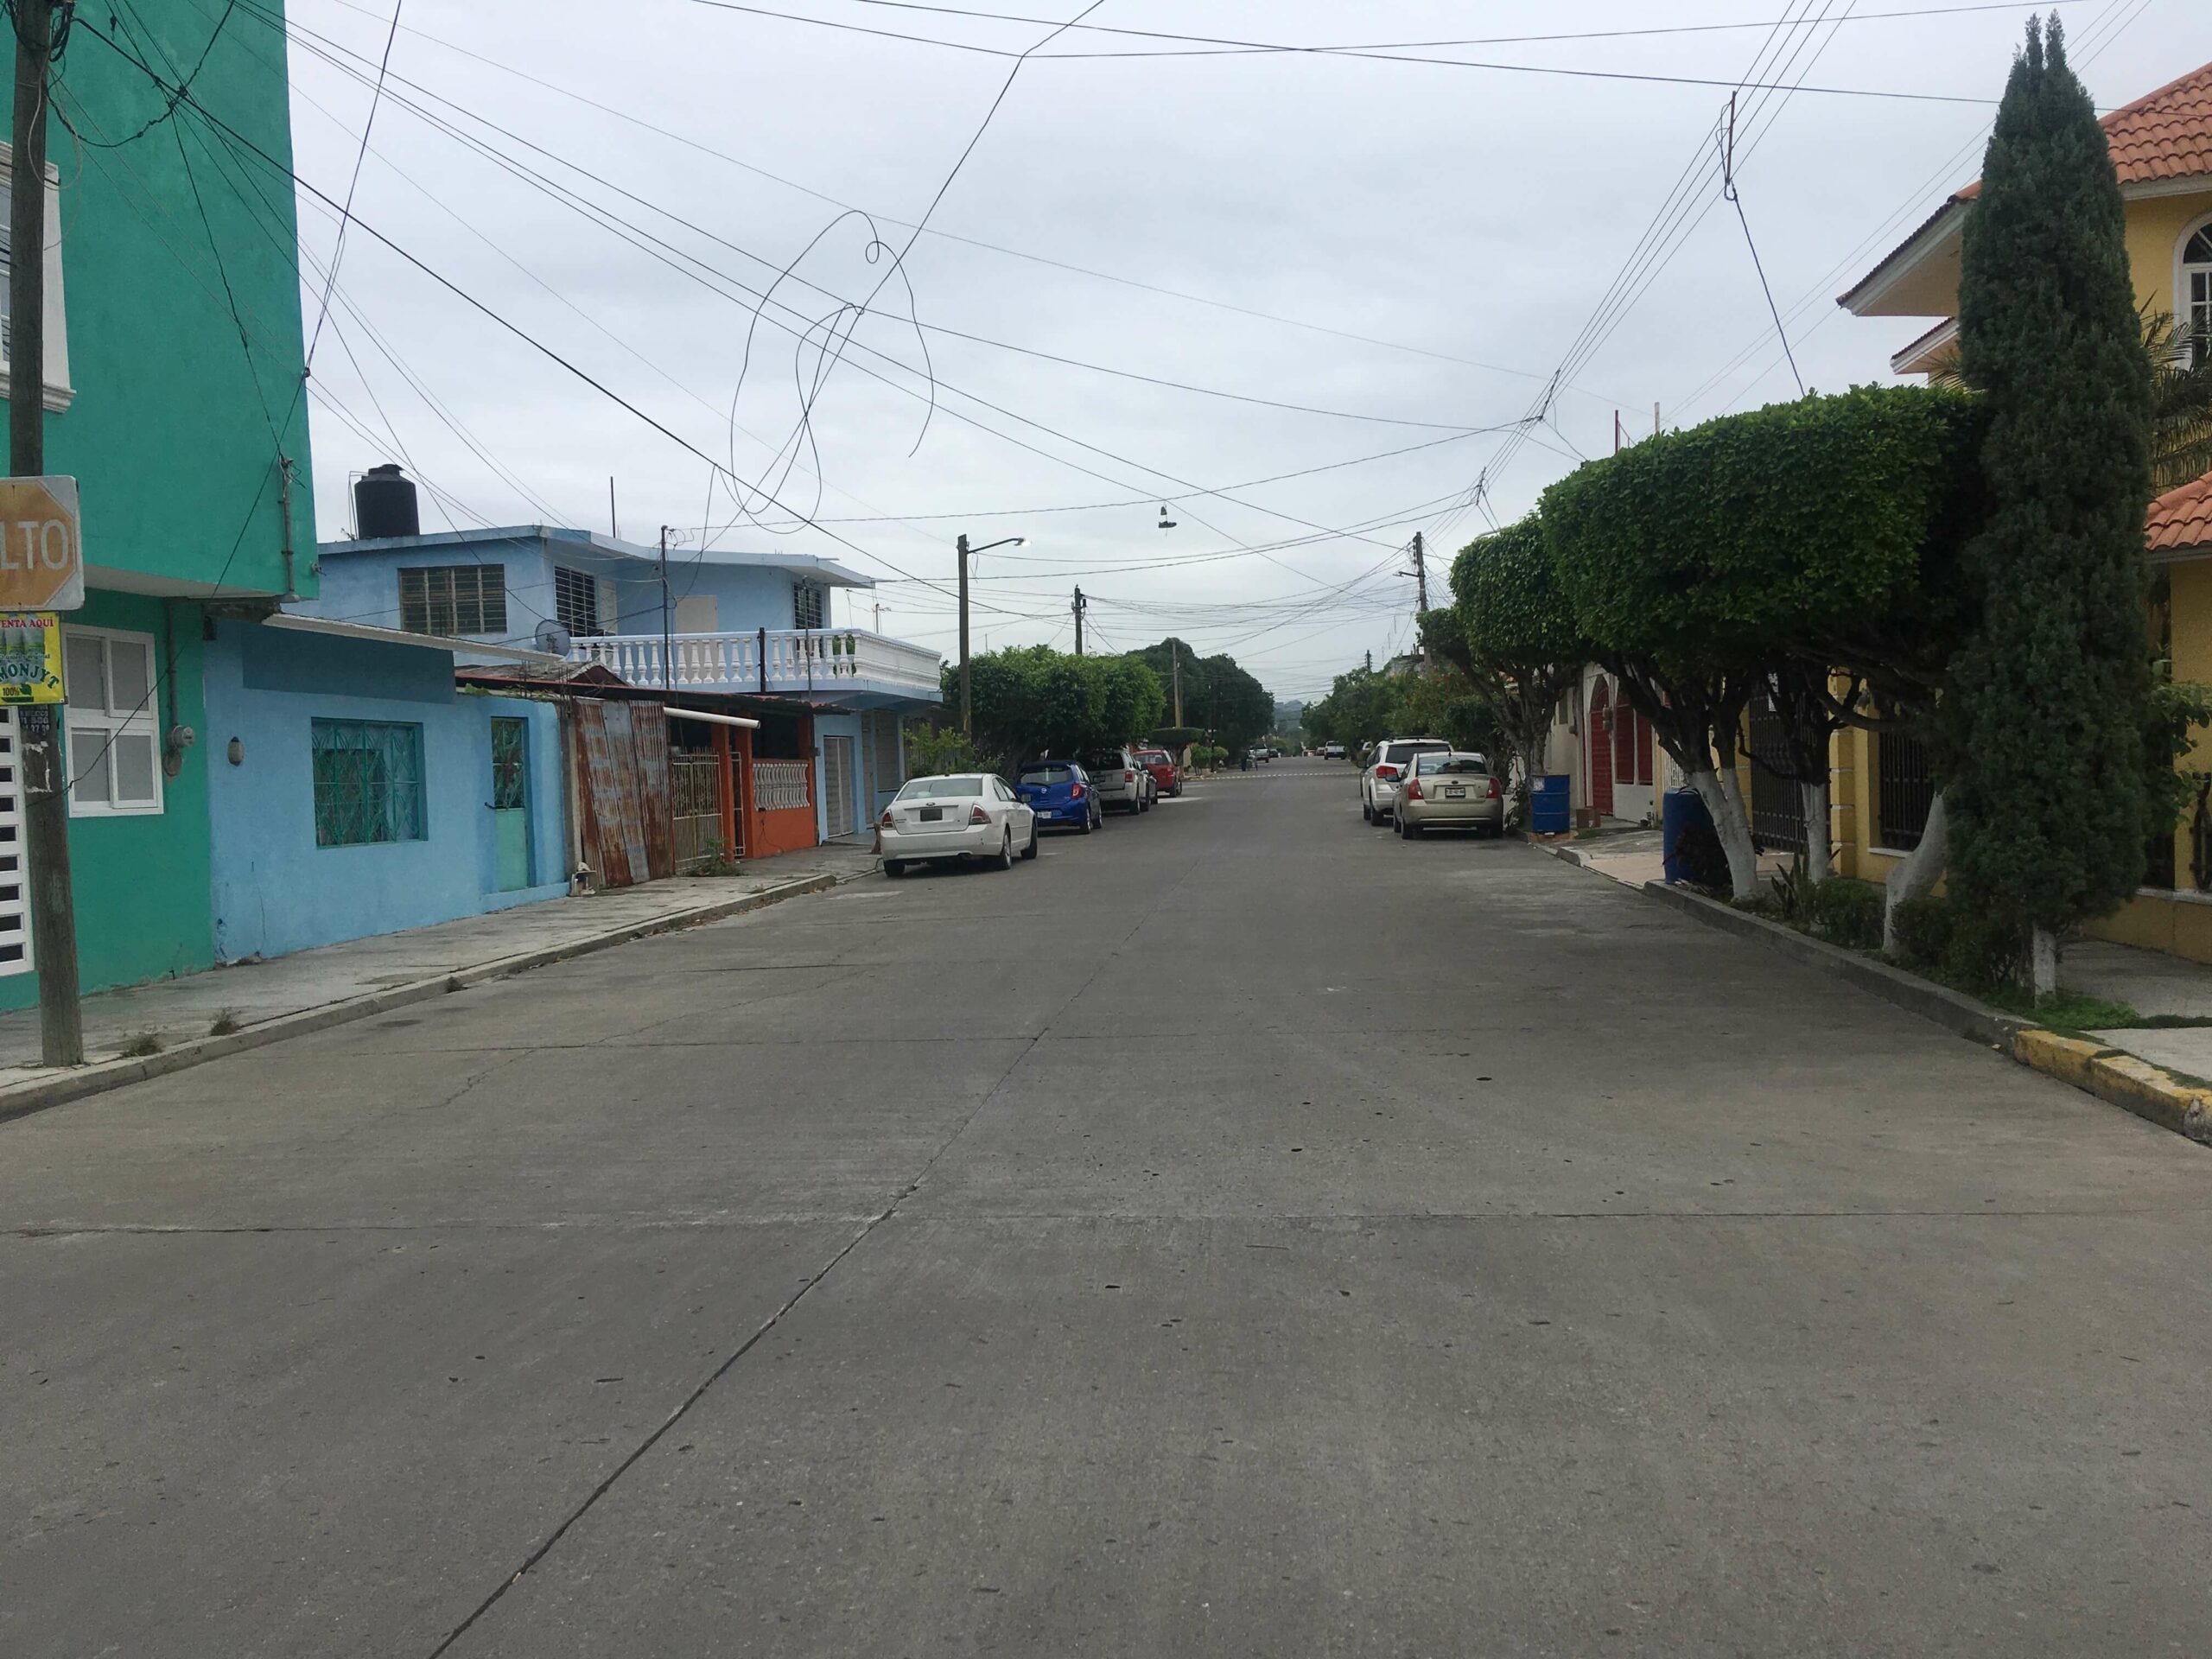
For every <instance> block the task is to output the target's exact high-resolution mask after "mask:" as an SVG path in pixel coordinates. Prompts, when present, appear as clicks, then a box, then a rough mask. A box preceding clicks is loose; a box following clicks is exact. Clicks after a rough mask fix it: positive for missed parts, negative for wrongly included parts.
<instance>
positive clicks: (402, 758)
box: [309, 720, 429, 847]
mask: <svg viewBox="0 0 2212 1659" xmlns="http://www.w3.org/2000/svg"><path fill="white" fill-rule="evenodd" d="M311 726H312V728H313V729H312V733H311V735H310V741H309V747H310V749H311V751H312V760H311V766H312V770H313V772H314V778H315V845H316V846H318V847H374V846H381V845H385V844H388V843H391V842H403V841H427V840H429V803H428V799H427V796H426V792H425V791H424V788H423V728H422V727H420V726H419V725H414V724H410V723H407V722H404V721H382V720H317V721H312V722H311Z"/></svg>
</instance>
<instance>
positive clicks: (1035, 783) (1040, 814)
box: [1014, 760, 1106, 836]
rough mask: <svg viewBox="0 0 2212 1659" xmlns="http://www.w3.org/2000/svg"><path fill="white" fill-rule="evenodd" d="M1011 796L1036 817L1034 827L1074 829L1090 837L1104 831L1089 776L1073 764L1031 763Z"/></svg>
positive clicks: (1102, 815)
mask: <svg viewBox="0 0 2212 1659" xmlns="http://www.w3.org/2000/svg"><path fill="white" fill-rule="evenodd" d="M1014 793H1015V794H1017V795H1019V796H1020V797H1021V799H1022V803H1023V804H1024V805H1026V806H1027V807H1028V808H1029V809H1030V810H1032V811H1033V812H1035V813H1036V814H1037V827H1038V828H1039V829H1043V828H1045V827H1046V825H1047V824H1052V825H1058V826H1060V827H1063V828H1069V829H1080V830H1082V831H1083V833H1084V835H1086V836H1087V835H1089V834H1090V832H1091V831H1092V830H1093V829H1104V828H1105V827H1106V813H1105V809H1104V807H1103V805H1102V804H1100V802H1099V799H1098V788H1097V785H1095V784H1093V783H1092V782H1091V781H1090V773H1089V772H1085V771H1084V769H1083V768H1082V767H1081V766H1077V765H1076V763H1075V762H1074V761H1072V760H1032V761H1030V762H1028V763H1027V765H1026V766H1023V767H1022V768H1021V771H1020V773H1019V774H1018V775H1017V776H1016V777H1015V779H1014Z"/></svg>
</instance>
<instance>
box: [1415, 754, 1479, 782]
mask: <svg viewBox="0 0 2212 1659" xmlns="http://www.w3.org/2000/svg"><path fill="white" fill-rule="evenodd" d="M1414 770H1415V772H1417V773H1418V774H1419V775H1420V776H1421V777H1423V778H1428V777H1433V776H1434V775H1435V774H1436V773H1438V772H1446V773H1458V774H1461V775H1464V776H1467V777H1473V778H1479V777H1482V776H1483V775H1484V773H1486V772H1489V771H1490V762H1489V761H1487V760H1484V759H1483V758H1482V756H1480V755H1479V754H1424V755H1423V756H1421V759H1420V760H1417V761H1416V762H1414Z"/></svg>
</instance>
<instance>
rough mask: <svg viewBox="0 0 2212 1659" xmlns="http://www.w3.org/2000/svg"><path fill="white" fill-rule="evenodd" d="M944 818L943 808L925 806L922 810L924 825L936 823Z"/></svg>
mask: <svg viewBox="0 0 2212 1659" xmlns="http://www.w3.org/2000/svg"><path fill="white" fill-rule="evenodd" d="M942 817H944V808H943V807H941V806H925V807H924V808H923V809H922V822H923V823H937V822H938V820H939V819H940V818H942Z"/></svg>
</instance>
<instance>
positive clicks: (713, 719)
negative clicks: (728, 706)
mask: <svg viewBox="0 0 2212 1659" xmlns="http://www.w3.org/2000/svg"><path fill="white" fill-rule="evenodd" d="M667 714H668V717H669V718H670V719H671V720H703V721H706V722H707V723H708V724H709V725H710V726H742V727H743V728H745V729H746V730H747V731H748V732H757V731H759V730H760V721H757V720H747V719H746V718H744V717H743V716H742V715H710V714H709V713H708V712H707V711H706V710H705V709H678V708H677V706H676V705H675V704H674V703H672V702H671V703H670V704H668V705H667Z"/></svg>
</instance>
